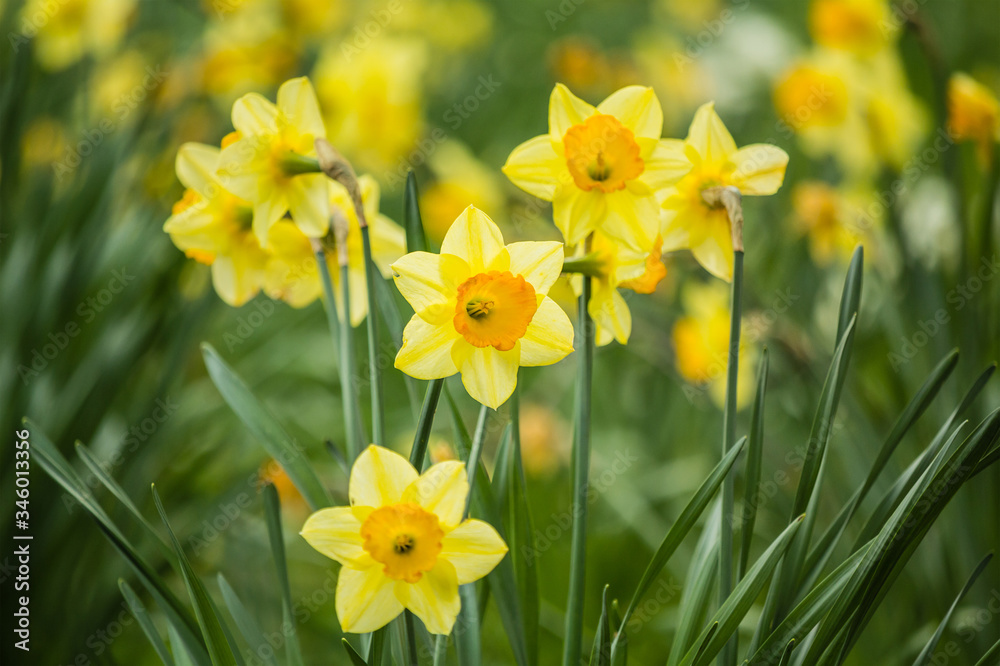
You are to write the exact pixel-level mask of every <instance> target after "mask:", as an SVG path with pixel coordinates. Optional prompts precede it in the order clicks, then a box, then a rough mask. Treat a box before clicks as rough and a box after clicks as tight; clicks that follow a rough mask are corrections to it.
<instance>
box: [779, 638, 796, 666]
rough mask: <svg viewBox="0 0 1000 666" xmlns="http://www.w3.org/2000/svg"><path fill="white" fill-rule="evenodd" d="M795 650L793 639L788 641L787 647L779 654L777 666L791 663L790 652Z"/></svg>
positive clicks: (785, 665)
mask: <svg viewBox="0 0 1000 666" xmlns="http://www.w3.org/2000/svg"><path fill="white" fill-rule="evenodd" d="M794 649H795V639H794V638H793V639H792V640H790V641H788V645H786V646H785V650H784V652H782V653H781V659H780V660H779V661H778V666H788V664H790V663H791V661H792V650H794Z"/></svg>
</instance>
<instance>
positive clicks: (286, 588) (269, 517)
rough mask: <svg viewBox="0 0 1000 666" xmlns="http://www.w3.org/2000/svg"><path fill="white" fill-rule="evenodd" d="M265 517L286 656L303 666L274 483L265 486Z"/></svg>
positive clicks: (292, 665)
mask: <svg viewBox="0 0 1000 666" xmlns="http://www.w3.org/2000/svg"><path fill="white" fill-rule="evenodd" d="M263 494H264V519H265V522H266V523H267V536H268V539H269V540H270V542H271V555H272V557H274V569H275V572H276V573H277V575H278V587H279V588H280V589H281V616H282V619H283V622H282V627H283V628H284V634H285V656H286V657H287V658H288V663H289V665H290V666H302V649H301V648H300V647H299V635H298V632H297V631H296V630H295V613H294V612H293V610H292V588H291V585H290V584H289V582H288V565H287V563H286V561H285V537H284V533H283V532H282V530H281V500H280V499H279V498H278V490H277V488H275V487H274V484H271V483H268V484H267V485H265V486H264V490H263Z"/></svg>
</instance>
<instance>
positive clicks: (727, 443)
mask: <svg viewBox="0 0 1000 666" xmlns="http://www.w3.org/2000/svg"><path fill="white" fill-rule="evenodd" d="M732 287H733V289H732V313H731V319H730V325H729V356H728V358H727V366H726V404H725V409H724V410H723V420H722V455H723V456H725V455H726V454H727V453H728V452H729V450H730V449H731V448H732V447H733V444H734V443H735V442H736V386H737V381H738V374H739V367H740V364H739V358H740V324H741V322H742V310H743V251H742V249H740V250H736V251H735V252H734V253H733V285H732ZM733 474H734V473H733V471H732V470H730V472H729V474H727V475H726V478H725V480H724V481H723V482H722V521H721V523H720V526H721V530H722V532H721V534H720V540H719V605H720V606H721V605H722V604H723V603H725V601H726V600H727V599H728V598H729V595H730V594H731V593H732V590H733V503H734V476H733ZM738 641H739V638H738V636H737V635H735V634H734V635H733V638H732V639H730V641H729V642H728V643H727V644H726V647H725V648H723V650H722V652H720V653H719V659H718V662H717V663H718V664H719V666H732V665H733V664H735V663H736V652H737V650H738V647H739V643H738Z"/></svg>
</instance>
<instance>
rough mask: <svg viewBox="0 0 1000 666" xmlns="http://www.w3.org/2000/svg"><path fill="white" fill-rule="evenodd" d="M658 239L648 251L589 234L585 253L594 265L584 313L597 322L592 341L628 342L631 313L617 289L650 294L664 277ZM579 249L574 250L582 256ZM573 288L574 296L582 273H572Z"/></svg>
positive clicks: (580, 282) (581, 251)
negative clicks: (588, 250)
mask: <svg viewBox="0 0 1000 666" xmlns="http://www.w3.org/2000/svg"><path fill="white" fill-rule="evenodd" d="M662 242H663V241H662V239H661V238H660V237H659V236H657V237H656V240H655V241H654V243H653V248H652V250H650V251H649V252H637V251H636V250H633V249H632V248H630V247H628V246H627V245H623V244H622V243H618V242H615V241H613V240H611V239H610V238H608V237H607V236H605V235H604V234H602V233H600V232H595V233H594V235H593V236H592V237H591V242H590V252H589V253H588V255H586V256H589V257H590V258H591V260H592V262H593V263H594V264H595V265H596V266H597V268H596V273H597V275H595V276H592V277H593V280H592V282H591V292H590V301H589V303H588V304H587V312H588V313H590V317H591V318H592V319H593V320H594V323H595V324H596V325H597V329H596V331H595V335H594V342H595V344H596V345H597V346H599V347H600V346H603V345H606V344H608V343H610V342H611V341H612V340H617V341H618V342H619V343H621V344H625V343H627V342H628V339H629V336H630V335H631V334H632V313H631V312H630V310H629V307H628V304H627V303H626V302H625V299H624V298H623V297H622V295H621V293H619V289H631V290H633V291H635V292H636V293H640V294H650V293H652V292H653V290H654V289H656V285H657V284H658V283H659V282H660V280H662V279H663V278H664V276H666V274H667V269H666V267H665V266H664V265H663V261H662V260H661V250H660V248H661V246H662ZM582 253H583V248H582V247H581V248H580V249H579V250H578V255H582ZM572 282H573V290H574V291H575V292H576V294H577V295H579V294H580V292H581V290H582V287H583V276H582V275H574V276H573V280H572Z"/></svg>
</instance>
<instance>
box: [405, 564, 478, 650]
mask: <svg viewBox="0 0 1000 666" xmlns="http://www.w3.org/2000/svg"><path fill="white" fill-rule="evenodd" d="M395 592H396V596H397V597H398V598H399V600H400V601H401V602H402V603H403V605H404V606H406V608H407V609H408V610H410V611H412V612H413V614H414V615H416V616H417V617H419V618H420V620H421V621H422V622H423V623H424V626H425V627H427V631H429V632H430V633H432V634H444V635H447V634H450V633H451V628H452V627H453V626H454V624H455V619H456V618H457V617H458V611H459V610H461V608H462V602H461V599H459V596H458V578H457V577H456V575H455V567H453V566H452V565H451V564H449V563H448V561H447V560H443V559H441V558H438V561H437V564H435V565H434V568H433V569H431V570H430V571H428V572H427V573H425V574H424V575H423V576H421V577H420V580H419V581H418V582H416V583H405V582H402V581H400V582H397V583H396V586H395Z"/></svg>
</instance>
